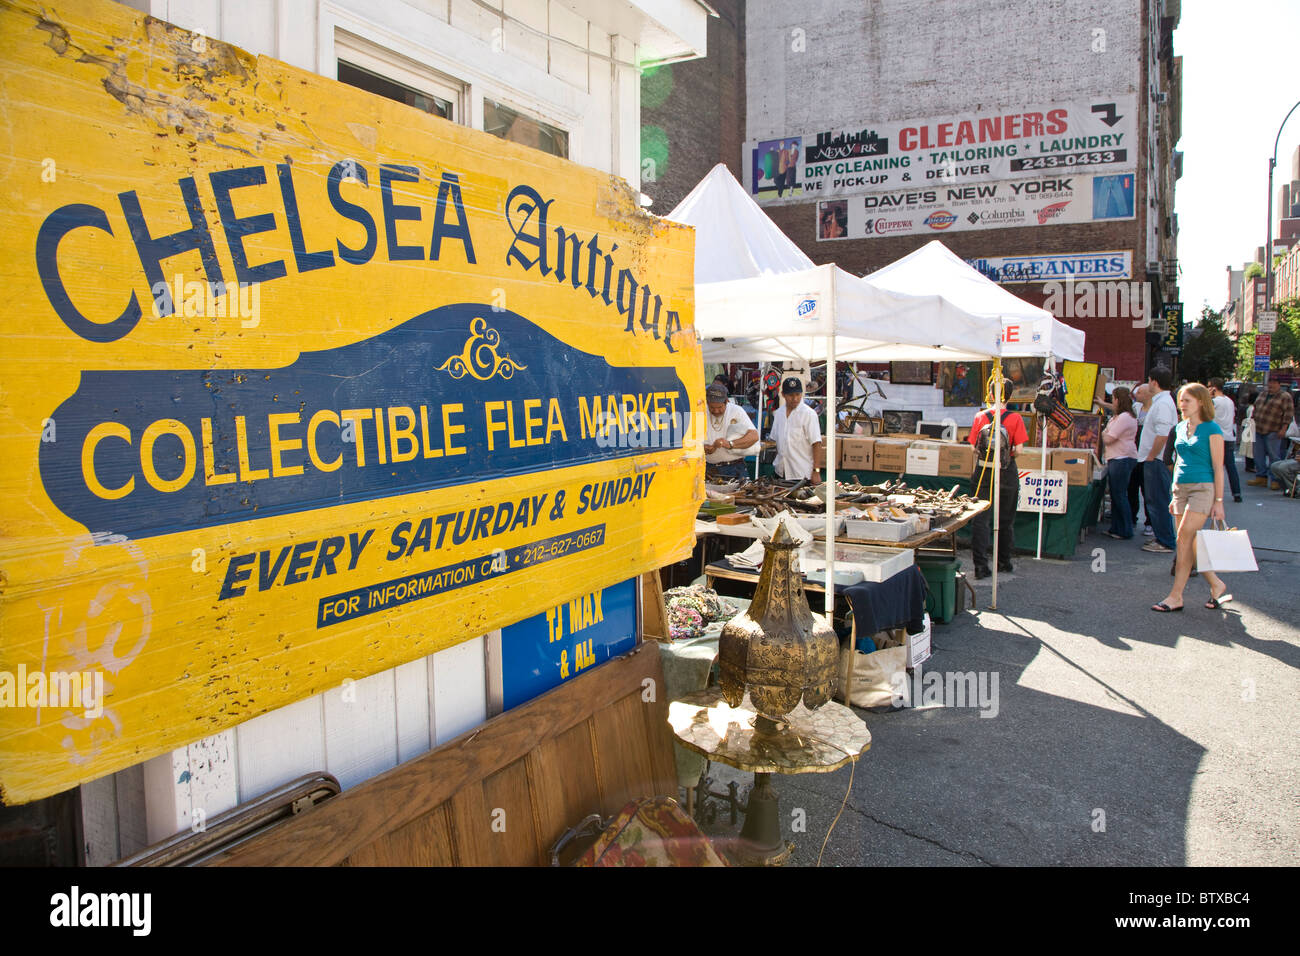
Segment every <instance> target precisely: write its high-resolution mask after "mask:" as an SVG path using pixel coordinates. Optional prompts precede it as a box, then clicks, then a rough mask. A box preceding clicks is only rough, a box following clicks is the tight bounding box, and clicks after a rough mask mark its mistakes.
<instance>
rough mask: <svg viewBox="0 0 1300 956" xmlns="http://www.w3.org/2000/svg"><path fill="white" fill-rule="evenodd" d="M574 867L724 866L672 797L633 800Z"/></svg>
mask: <svg viewBox="0 0 1300 956" xmlns="http://www.w3.org/2000/svg"><path fill="white" fill-rule="evenodd" d="M574 865H575V866H726V865H727V862H726V860H724V859H723V858H722V857H721V856H719V855H718V851H717V850H715V849H713V844H711V843H710V842H709V838H708V837H706V836H705V835H704V834H703V833H701V832H700V829H699V827H697V826H696V825H695V821H694V820H692V819H691V818H690V817H689V816H687V815H686V811H685V810H683V809H682V808H681V807H680V806H679V805H678V803H677V801H676V800H674V799H673V798H672V797H647V798H645V799H642V800H633V801H632V802H631V803H629V804H628V805H627V806H625V807H624V808H623V809H622V810H620V811H619V814H618V816H617V817H615V818H614V822H613V823H611V824H610V825H609V826H607V827H605V829H604V831H603V832H602V833H601V834H600V837H599V838H598V839H597V840H596V842H595V844H593V845H592V847H591V849H589V850H588V851H587V852H586V853H584V854H583V855H582V856H581V857H580V858H579V859H578V862H577V863H576V864H574Z"/></svg>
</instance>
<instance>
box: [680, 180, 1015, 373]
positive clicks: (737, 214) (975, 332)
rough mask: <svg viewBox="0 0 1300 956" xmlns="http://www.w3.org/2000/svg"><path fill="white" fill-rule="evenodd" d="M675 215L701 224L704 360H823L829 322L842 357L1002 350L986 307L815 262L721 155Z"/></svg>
mask: <svg viewBox="0 0 1300 956" xmlns="http://www.w3.org/2000/svg"><path fill="white" fill-rule="evenodd" d="M668 218H669V219H672V220H675V221H677V222H683V223H686V224H687V225H690V226H693V227H695V230H696V235H695V328H696V330H697V332H698V333H699V335H700V337H701V339H702V341H701V346H702V350H703V353H704V361H706V362H753V361H768V362H783V361H791V360H799V361H809V360H811V361H817V360H821V359H825V358H826V351H827V349H826V346H827V338H828V337H829V335H830V334H831V333H832V332H834V333H835V335H836V337H837V338H836V357H837V359H839V360H840V361H858V362H870V361H891V360H893V361H908V360H911V361H926V360H931V361H949V360H956V359H979V358H987V357H988V356H990V355H995V354H997V351H998V345H999V340H1000V338H1001V334H1000V326H998V325H997V324H996V323H993V322H991V320H990V318H989V317H987V316H981V315H975V314H972V313H970V312H968V311H966V310H964V309H962V308H960V307H958V306H956V305H954V304H952V303H951V302H949V301H947V300H945V299H943V298H941V297H940V296H937V295H933V294H931V292H929V291H923V292H921V293H919V294H918V293H915V292H906V293H901V292H896V291H892V290H890V289H886V288H882V287H878V286H874V285H872V284H870V283H868V282H867V281H866V280H864V279H861V278H858V277H857V276H854V275H852V274H850V273H848V272H845V271H844V270H843V269H841V268H839V266H835V265H824V266H814V265H813V263H812V260H811V259H809V258H808V257H807V256H806V255H804V253H803V252H802V251H801V250H800V249H799V247H798V246H796V245H795V244H794V243H793V242H791V241H790V239H789V237H787V236H786V235H785V233H783V232H782V231H781V230H780V229H779V228H778V227H777V225H776V223H774V222H772V220H771V219H769V218H768V216H767V214H766V213H764V212H763V210H762V209H760V208H759V207H758V204H757V203H755V202H754V201H753V200H752V199H751V198H750V197H749V196H748V195H746V193H745V190H744V188H743V187H742V186H741V185H740V183H738V182H736V179H735V177H734V176H732V175H731V173H730V171H729V170H728V169H727V168H726V166H723V165H722V164H719V165H717V166H715V167H714V168H713V169H712V170H711V171H710V172H709V174H708V175H707V176H706V177H704V179H702V180H701V181H700V183H699V184H698V185H697V186H696V187H695V188H694V189H693V190H691V193H690V195H688V196H687V197H686V198H685V199H683V200H682V201H681V202H680V203H679V204H678V205H677V208H675V209H674V210H673V211H672V212H670V213H669V214H668ZM990 326H992V327H993V329H995V331H990Z"/></svg>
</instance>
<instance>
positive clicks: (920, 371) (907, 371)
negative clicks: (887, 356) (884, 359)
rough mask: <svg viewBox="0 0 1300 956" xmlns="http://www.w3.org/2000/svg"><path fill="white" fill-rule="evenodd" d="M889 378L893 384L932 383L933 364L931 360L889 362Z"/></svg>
mask: <svg viewBox="0 0 1300 956" xmlns="http://www.w3.org/2000/svg"><path fill="white" fill-rule="evenodd" d="M889 380H890V381H891V382H893V383H894V384H895V385H933V384H934V365H933V363H931V362H890V363H889Z"/></svg>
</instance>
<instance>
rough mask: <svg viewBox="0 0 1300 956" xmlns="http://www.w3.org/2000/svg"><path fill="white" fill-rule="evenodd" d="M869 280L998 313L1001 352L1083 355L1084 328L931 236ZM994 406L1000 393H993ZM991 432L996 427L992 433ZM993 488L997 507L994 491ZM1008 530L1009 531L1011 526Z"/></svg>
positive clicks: (997, 457)
mask: <svg viewBox="0 0 1300 956" xmlns="http://www.w3.org/2000/svg"><path fill="white" fill-rule="evenodd" d="M866 279H867V281H868V282H871V283H872V284H873V285H880V286H883V287H884V288H887V289H892V290H894V291H895V292H917V291H930V290H938V291H939V292H940V294H941V295H943V297H944V298H946V299H951V300H952V301H954V302H956V303H957V304H959V305H960V306H961V307H962V308H963V309H965V310H966V311H968V312H974V313H976V314H978V315H983V316H988V317H992V318H998V319H1000V320H1001V322H1002V341H1001V355H1002V357H1004V358H1018V357H1024V356H1032V357H1038V356H1042V357H1043V358H1047V359H1050V358H1051V357H1052V356H1055V357H1056V358H1062V359H1071V360H1073V361H1082V360H1083V343H1084V333H1082V332H1080V331H1079V330H1078V329H1076V328H1072V327H1071V326H1068V325H1066V324H1065V323H1064V322H1061V321H1060V320H1059V319H1057V318H1056V316H1054V315H1052V313H1050V312H1048V311H1047V310H1046V309H1040V308H1038V307H1037V306H1033V305H1030V304H1029V303H1028V302H1025V301H1024V300H1023V299H1019V298H1017V297H1016V296H1014V295H1012V294H1011V293H1010V292H1008V291H1007V290H1006V289H1004V288H1002V286H1000V285H998V284H997V283H996V282H994V281H992V280H991V279H989V278H988V277H987V276H985V275H983V274H982V273H980V272H979V270H977V269H973V268H972V267H971V266H969V265H967V264H966V263H965V262H963V261H962V260H961V259H960V258H958V257H957V256H955V255H954V254H953V253H952V252H951V251H950V250H949V249H948V248H947V247H946V246H945V245H944V244H943V243H941V242H939V241H938V240H937V239H936V240H933V241H931V242H928V243H926V244H925V245H924V246H922V247H921V248H920V249H917V250H916V251H915V252H913V253H911V254H910V255H906V256H904V257H903V258H901V259H899V260H898V261H897V262H891V263H890V264H889V265H887V266H885V267H884V268H883V269H877V270H876V271H875V272H872V273H870V274H869V275H868V276H867V277H866ZM997 407H998V409H999V410H1000V409H1001V408H1002V399H1001V397H999V399H998V406H997ZM995 434H996V433H995ZM999 451H1000V450H999V449H997V448H995V449H994V452H995V454H994V461H995V462H997V461H1000V454H999ZM1041 455H1042V458H1041V460H1040V462H1039V467H1040V468H1041V469H1042V470H1043V471H1046V470H1047V443H1046V442H1043V445H1042V452H1041ZM1001 474H1002V472H1001V469H998V470H997V471H995V473H994V479H993V480H994V485H995V487H996V486H997V485H998V484H999V483H1000V481H999V479H1000V478H1001ZM1000 490H1001V489H1000V488H999V489H997V490H996V491H995V493H994V505H993V507H994V508H995V509H996V508H997V500H998V497H999V494H998V492H1000ZM1043 515H1044V506H1042V505H1040V506H1039V509H1038V545H1037V552H1036V554H1037V557H1039V558H1042V556H1043V520H1044V519H1043ZM998 524H999V522H998V519H997V515H996V514H995V515H994V525H993V527H994V531H993V542H994V548H995V549H996V547H997V539H998V534H999V531H1000V529H999V527H998ZM1013 533H1014V532H1013ZM997 594H998V582H997V572H996V570H995V571H994V575H993V606H994V607H997Z"/></svg>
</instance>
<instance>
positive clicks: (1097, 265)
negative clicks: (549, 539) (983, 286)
mask: <svg viewBox="0 0 1300 956" xmlns="http://www.w3.org/2000/svg"><path fill="white" fill-rule="evenodd" d="M966 264H967V265H969V266H971V267H972V268H973V269H976V270H977V271H979V273H980V274H981V275H983V276H984V277H985V278H987V279H991V280H993V281H994V282H1005V283H1015V282H1063V281H1067V280H1069V279H1076V280H1083V279H1090V280H1099V279H1127V278H1129V277H1130V276H1131V275H1132V273H1133V252H1132V250H1128V249H1114V250H1111V251H1109V252H1062V253H1056V254H1048V255H1028V256H981V257H980V258H978V259H967V260H966Z"/></svg>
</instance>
